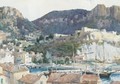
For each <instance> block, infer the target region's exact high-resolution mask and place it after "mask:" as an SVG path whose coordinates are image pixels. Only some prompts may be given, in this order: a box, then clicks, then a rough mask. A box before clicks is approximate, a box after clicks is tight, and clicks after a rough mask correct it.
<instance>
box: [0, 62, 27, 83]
mask: <svg viewBox="0 0 120 84" xmlns="http://www.w3.org/2000/svg"><path fill="white" fill-rule="evenodd" d="M0 73H2V74H4V75H5V76H6V78H7V79H6V81H8V84H18V82H17V80H19V79H20V78H21V77H22V76H23V75H26V74H28V73H29V70H28V69H27V68H26V67H25V66H19V65H14V64H12V63H1V64H0Z"/></svg>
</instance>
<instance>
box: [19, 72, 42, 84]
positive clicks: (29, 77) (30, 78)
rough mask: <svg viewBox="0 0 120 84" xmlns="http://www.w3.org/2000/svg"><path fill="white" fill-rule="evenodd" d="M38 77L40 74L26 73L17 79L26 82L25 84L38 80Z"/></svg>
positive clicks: (31, 83)
mask: <svg viewBox="0 0 120 84" xmlns="http://www.w3.org/2000/svg"><path fill="white" fill-rule="evenodd" d="M40 77H41V76H40V75H35V74H27V75H25V76H23V77H22V78H21V79H20V80H19V81H20V82H24V83H27V84H33V83H35V82H36V81H38V80H39V79H40Z"/></svg>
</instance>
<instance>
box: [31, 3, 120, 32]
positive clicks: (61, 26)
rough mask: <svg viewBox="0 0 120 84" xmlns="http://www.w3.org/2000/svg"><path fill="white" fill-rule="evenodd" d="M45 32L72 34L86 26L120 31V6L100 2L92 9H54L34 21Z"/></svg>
mask: <svg viewBox="0 0 120 84" xmlns="http://www.w3.org/2000/svg"><path fill="white" fill-rule="evenodd" d="M33 23H34V24H36V25H37V26H39V28H40V29H41V30H42V32H43V33H44V34H51V33H63V34H72V33H74V32H75V30H77V29H81V28H82V27H84V26H87V27H90V28H97V29H103V28H105V29H106V30H107V31H117V32H118V33H120V7H119V6H111V7H106V6H105V5H103V4H98V5H97V6H96V7H95V8H93V9H92V10H91V11H87V10H83V9H76V10H75V9H74V10H64V11H52V12H50V13H48V14H46V15H44V16H43V17H41V18H39V19H36V20H34V21H33Z"/></svg>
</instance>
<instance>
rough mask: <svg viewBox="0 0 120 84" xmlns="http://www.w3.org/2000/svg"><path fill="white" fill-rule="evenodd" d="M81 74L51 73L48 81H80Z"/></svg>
mask: <svg viewBox="0 0 120 84" xmlns="http://www.w3.org/2000/svg"><path fill="white" fill-rule="evenodd" d="M80 77H81V76H80V74H74V73H51V75H50V77H49V79H48V81H47V82H52V83H80Z"/></svg>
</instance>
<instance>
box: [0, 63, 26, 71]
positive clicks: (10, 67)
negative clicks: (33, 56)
mask: <svg viewBox="0 0 120 84" xmlns="http://www.w3.org/2000/svg"><path fill="white" fill-rule="evenodd" d="M0 66H1V67H2V68H3V70H5V71H9V72H12V73H15V72H22V71H28V68H27V67H25V66H19V65H14V64H12V63H0Z"/></svg>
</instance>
